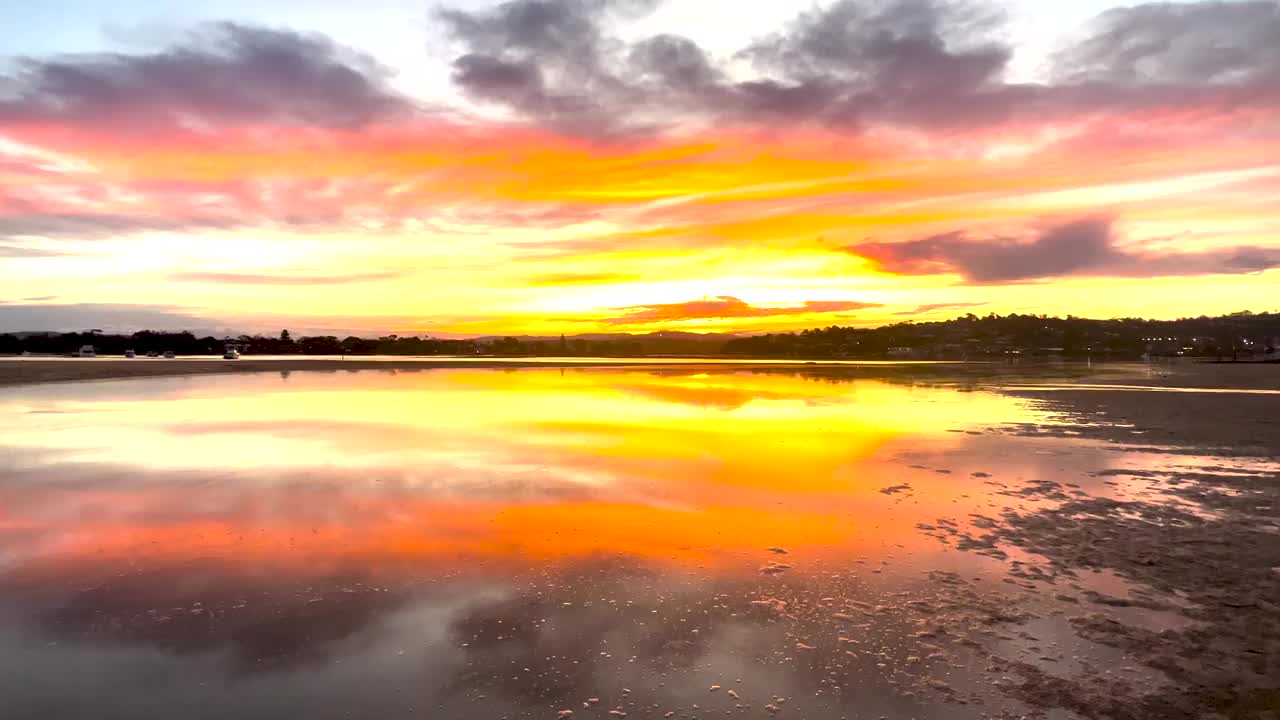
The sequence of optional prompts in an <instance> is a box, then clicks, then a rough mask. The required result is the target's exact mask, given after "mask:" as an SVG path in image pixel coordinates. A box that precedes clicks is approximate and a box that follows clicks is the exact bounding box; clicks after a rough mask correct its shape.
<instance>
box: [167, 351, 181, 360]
mask: <svg viewBox="0 0 1280 720" xmlns="http://www.w3.org/2000/svg"><path fill="white" fill-rule="evenodd" d="M164 356H165V357H166V358H168V359H170V360H172V359H174V358H176V357H178V356H177V355H175V354H174V352H173V351H172V350H165V351H164Z"/></svg>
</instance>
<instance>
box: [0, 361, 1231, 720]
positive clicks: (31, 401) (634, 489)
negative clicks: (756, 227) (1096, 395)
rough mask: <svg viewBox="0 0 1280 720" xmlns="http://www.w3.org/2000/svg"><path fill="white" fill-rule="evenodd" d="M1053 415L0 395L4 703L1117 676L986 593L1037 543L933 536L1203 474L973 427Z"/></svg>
mask: <svg viewBox="0 0 1280 720" xmlns="http://www.w3.org/2000/svg"><path fill="white" fill-rule="evenodd" d="M1063 422H1064V421H1063V420H1062V418H1061V417H1059V416H1057V415H1053V414H1050V413H1049V412H1048V411H1046V410H1045V409H1043V408H1042V407H1041V406H1040V405H1039V404H1037V402H1035V401H1033V400H1029V399H1025V398H1022V397H1017V396H1014V395H1006V394H1002V393H1000V392H995V391H990V390H977V389H974V388H972V387H968V386H965V385H963V384H948V383H932V384H927V385H926V384H918V383H917V384H913V383H910V382H906V381H896V382H889V381H881V380H874V379H867V378H859V379H851V380H844V379H842V378H840V377H838V376H832V377H826V378H811V377H804V376H801V375H796V374H787V373H779V372H767V373H766V372H750V371H719V372H698V371H687V370H684V371H682V370H678V369H650V370H639V369H625V370H603V369H595V370H584V369H521V370H492V369H475V370H424V371H420V372H382V371H379V372H373V371H368V372H359V373H312V372H295V373H284V374H255V375H240V376H226V377H179V378H157V379H147V380H127V381H108V382H94V383H77V384H65V385H51V386H32V387H19V388H9V389H7V390H5V391H4V392H3V393H0V427H3V428H5V430H4V432H3V434H2V435H0V697H2V698H4V703H5V709H4V710H3V712H2V713H0V715H2V716H3V717H5V718H46V717H94V718H147V717H157V718H159V717H183V718H206V717H207V718H225V717H235V718H273V717H306V718H344V717H370V718H387V717H431V718H490V717H492V718H508V717H509V718H515V717H557V716H561V715H560V713H561V712H562V711H565V710H573V711H574V713H575V715H574V717H604V718H609V717H620V716H619V715H616V714H614V715H610V713H611V712H613V713H623V712H625V713H627V715H628V717H663V716H665V715H666V713H668V712H672V713H675V714H674V715H673V716H672V717H682V718H684V717H710V716H719V715H722V714H724V713H726V712H728V713H731V714H733V715H734V716H735V717H768V716H772V715H774V714H779V715H780V716H786V717H798V718H799V717H804V718H841V717H880V716H881V715H887V716H890V717H916V718H935V717H936V718H954V717H968V716H977V715H980V714H982V713H983V712H991V711H992V710H993V709H995V708H999V709H1001V710H1003V709H1005V708H1013V710H1017V709H1018V706H1017V705H1016V703H1013V702H1012V701H1010V700H1009V699H1008V698H1006V697H1004V696H1003V695H1001V694H1000V692H999V690H998V689H996V688H993V687H992V678H991V677H989V676H987V675H985V674H984V669H983V667H982V665H983V664H984V660H983V658H984V657H985V655H983V654H982V653H977V652H972V650H973V648H975V647H977V646H978V645H979V643H989V644H994V645H998V646H1001V647H1000V648H999V650H998V651H999V652H1002V653H1004V654H1005V655H1012V656H1016V657H1018V658H1021V659H1025V660H1026V661H1028V662H1033V663H1039V664H1043V665H1046V666H1052V665H1053V664H1054V663H1060V664H1061V666H1062V667H1064V668H1065V667H1066V666H1068V665H1071V664H1072V663H1075V664H1077V665H1078V664H1080V663H1081V658H1082V657H1086V658H1093V659H1095V660H1099V661H1102V662H1115V663H1116V667H1117V668H1120V667H1122V666H1123V663H1124V661H1125V658H1124V656H1123V653H1119V652H1118V651H1115V650H1113V649H1107V648H1100V647H1087V646H1086V645H1085V644H1082V641H1081V640H1080V639H1079V638H1076V637H1074V636H1073V635H1072V633H1071V631H1070V628H1069V627H1067V626H1066V624H1065V621H1063V620H1062V619H1061V615H1062V609H1061V606H1062V605H1063V603H1062V602H1059V601H1057V600H1054V595H1055V593H1057V594H1061V593H1062V592H1063V588H1057V589H1051V590H1048V591H1047V592H1046V591H1043V589H1038V588H1039V586H1037V585H1036V583H1037V582H1038V581H1037V580H1036V579H1035V577H1034V572H1033V573H1031V574H1032V577H1028V576H1027V575H1026V574H1025V573H1024V574H1023V575H1021V576H1019V577H1015V578H1013V579H1012V580H1011V579H1010V577H1009V576H1008V569H1009V567H1010V562H1012V563H1014V565H1013V567H1014V568H1015V569H1018V568H1034V567H1037V565H1036V559H1035V558H1034V557H1030V556H1024V555H1019V554H1017V553H1016V552H1013V551H1012V550H1010V551H1009V552H1007V553H1005V555H1004V557H996V556H994V553H986V554H984V553H982V552H976V553H975V552H966V551H961V550H958V549H957V547H956V543H954V542H951V538H950V537H948V536H947V534H946V532H945V531H939V530H938V528H939V527H943V528H944V530H945V519H951V520H950V521H951V522H954V523H956V527H959V528H962V529H970V528H972V527H974V522H975V521H976V522H977V527H979V528H980V527H982V518H984V517H994V516H997V515H998V514H999V513H1000V512H1002V511H1003V510H1005V509H1010V508H1014V509H1026V508H1034V507H1036V506H1038V505H1042V504H1044V503H1046V502H1049V500H1046V498H1045V497H1043V496H1042V495H1038V494H1033V493H1020V492H1018V491H1019V490H1020V489H1021V488H1024V487H1026V483H1028V482H1030V481H1033V480H1034V481H1052V482H1055V483H1060V484H1061V485H1062V486H1063V488H1064V490H1066V492H1068V493H1070V492H1078V493H1086V492H1087V493H1089V494H1091V495H1096V496H1102V497H1128V496H1142V495H1143V493H1149V492H1151V488H1150V487H1149V485H1150V483H1149V480H1148V479H1147V478H1145V477H1144V476H1143V473H1146V472H1151V471H1161V470H1164V469H1167V468H1169V467H1173V466H1175V465H1183V466H1185V465H1187V464H1188V463H1190V464H1191V465H1193V466H1194V465H1196V464H1197V463H1200V464H1211V463H1215V462H1216V463H1219V464H1220V463H1221V462H1223V461H1211V460H1210V459H1203V460H1196V459H1189V458H1188V457H1187V455H1186V454H1185V453H1184V454H1181V455H1177V456H1166V455H1162V454H1160V453H1145V454H1135V453H1127V452H1124V451H1123V450H1124V448H1122V447H1116V446H1114V445H1108V444H1105V443H1100V442H1094V441H1085V440H1080V439H1074V438H1071V437H1070V435H1069V433H1070V429H1069V428H1064V431H1065V432H1064V433H1063V434H1065V435H1066V436H1065V437H1064V436H1054V437H1027V436H1023V435H1019V434H1017V433H1011V432H1003V431H1002V428H1005V427H1009V428H1015V427H1025V426H1028V425H1036V426H1041V427H1043V426H1051V425H1061V424H1062V423H1063ZM1120 471H1133V472H1135V474H1133V475H1125V474H1120ZM939 519H944V523H943V526H939V524H938V521H939ZM940 540H941V541H940ZM1020 563H1021V564H1020ZM1074 587H1075V589H1077V590H1080V589H1095V588H1097V589H1099V590H1098V591H1099V592H1103V593H1105V594H1107V595H1110V596H1121V597H1124V596H1126V593H1127V592H1128V591H1129V588H1127V587H1126V583H1125V581H1123V580H1122V579H1119V578H1115V577H1110V576H1105V574H1098V577H1096V578H1093V579H1090V578H1079V579H1077V580H1076V582H1075V584H1074ZM1019 614H1025V617H1022V618H1021V619H1022V620H1023V621H1025V620H1027V619H1028V618H1033V619H1034V620H1035V622H1032V623H1030V624H1029V625H1027V626H1025V627H1016V628H1011V629H1006V628H1004V627H1002V625H1001V623H1003V622H1005V620H1006V619H1007V618H1012V617H1013V616H1016V615H1019ZM1006 616H1007V618H1006ZM944 621H945V623H946V624H947V625H948V628H946V629H940V628H939V627H938V625H939V624H941V623H943V622H944ZM1142 622H1144V623H1146V624H1147V625H1148V626H1150V627H1151V629H1153V630H1157V631H1158V630H1160V629H1163V628H1165V627H1177V626H1180V625H1182V624H1185V623H1183V622H1182V620H1181V619H1180V618H1174V617H1169V618H1165V617H1163V616H1162V614H1160V613H1146V614H1143V617H1142ZM1031 630H1034V631H1035V632H1034V633H1032V632H1031ZM962 631H963V632H962ZM966 632H967V634H966ZM948 633H950V634H951V635H952V636H953V640H954V639H955V638H957V637H958V638H961V640H967V642H961V641H955V642H944V641H943V640H942V639H940V637H941V635H946V634H948ZM984 652H989V651H985V650H984ZM1069 671H1070V670H1069V669H1067V670H1064V672H1069ZM1118 672H1127V673H1129V674H1131V675H1133V676H1135V677H1142V676H1145V674H1146V673H1147V671H1145V670H1142V669H1137V668H1133V667H1126V668H1125V669H1124V670H1118ZM714 686H719V688H718V689H714V690H713V689H712V688H713V687H714ZM730 691H732V693H731V692H730ZM735 696H736V697H735ZM593 699H594V700H593ZM955 700H964V701H965V704H963V705H958V704H954V702H953V701H955ZM1011 703H1012V704H1011ZM562 717H568V716H567V715H563V716H562Z"/></svg>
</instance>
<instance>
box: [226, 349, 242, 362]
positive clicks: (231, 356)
mask: <svg viewBox="0 0 1280 720" xmlns="http://www.w3.org/2000/svg"><path fill="white" fill-rule="evenodd" d="M222 359H223V360H239V359H240V351H239V350H236V349H235V348H227V349H226V351H225V352H223V353H222Z"/></svg>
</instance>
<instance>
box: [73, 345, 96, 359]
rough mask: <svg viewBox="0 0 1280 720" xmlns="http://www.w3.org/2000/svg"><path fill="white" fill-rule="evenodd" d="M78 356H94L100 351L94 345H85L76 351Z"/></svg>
mask: <svg viewBox="0 0 1280 720" xmlns="http://www.w3.org/2000/svg"><path fill="white" fill-rule="evenodd" d="M76 357H82V358H92V357H98V353H97V352H96V351H95V350H94V349H93V346H92V345H83V346H81V348H80V349H79V350H77V351H76Z"/></svg>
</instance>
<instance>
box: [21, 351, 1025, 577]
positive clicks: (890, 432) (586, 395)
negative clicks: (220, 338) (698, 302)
mask: <svg viewBox="0 0 1280 720" xmlns="http://www.w3.org/2000/svg"><path fill="white" fill-rule="evenodd" d="M95 387H96V389H97V392H96V393H94V394H92V395H90V396H84V395H83V394H79V395H77V396H75V397H71V396H63V397H62V398H60V397H59V396H58V395H57V394H55V395H53V396H50V395H49V394H48V393H43V394H36V393H21V392H20V393H17V394H15V395H13V396H12V397H8V398H6V399H5V400H4V401H3V402H0V419H4V418H12V417H19V416H21V417H23V418H27V420H26V421H25V422H24V423H21V424H17V423H14V424H12V425H11V426H12V427H14V428H17V430H15V431H14V432H9V433H6V434H5V438H4V445H5V446H6V447H8V448H13V449H15V452H17V450H18V449H21V451H22V452H24V453H30V457H31V458H32V460H31V463H30V464H28V465H22V466H21V467H24V468H27V467H29V468H38V469H39V472H40V473H41V477H42V478H44V481H43V482H42V483H41V485H40V489H39V491H38V492H35V493H32V494H30V496H24V497H19V496H9V495H6V492H8V491H12V492H15V493H22V492H27V491H26V490H24V489H23V488H25V486H21V485H15V486H13V487H11V488H9V489H8V491H6V490H4V489H0V500H3V502H0V537H5V536H8V537H9V538H10V540H9V541H8V546H7V551H8V553H9V558H10V561H9V562H10V568H9V569H10V572H12V573H16V574H18V575H23V574H29V573H33V572H38V569H39V568H41V567H48V566H53V567H66V566H67V565H74V564H76V563H80V562H91V563H108V564H110V563H111V562H114V561H116V560H125V559H127V560H128V561H129V562H131V563H134V562H137V563H143V564H145V563H149V562H153V561H164V560H166V559H168V560H177V561H182V560H183V559H184V558H190V557H194V556H199V557H211V558H227V559H229V560H234V561H235V562H237V563H244V562H248V561H250V560H252V561H253V562H255V563H256V562H280V563H285V564H289V565H294V564H295V563H296V564H297V565H298V567H295V568H294V569H295V570H300V571H304V572H306V571H310V570H319V571H323V569H324V568H326V567H329V566H330V565H334V564H341V563H343V562H348V561H359V562H361V563H364V564H366V566H367V567H369V568H371V569H374V568H378V567H382V566H385V565H395V564H396V563H397V562H401V561H406V560H412V561H415V562H431V563H439V564H441V565H451V564H454V563H458V562H463V561H465V560H464V559H466V558H472V559H474V558H483V559H485V560H491V561H496V562H500V563H501V562H507V561H513V562H518V561H520V559H521V558H525V559H527V558H539V559H548V560H563V559H570V558H580V557H586V556H590V555H593V554H597V553H616V554H624V555H631V556H637V557H641V558H647V559H655V560H661V561H678V562H697V563H700V564H702V563H706V564H711V565H715V564H718V563H721V562H726V561H729V560H730V559H731V558H736V557H738V555H740V554H741V553H743V552H749V553H758V552H759V551H760V550H761V549H762V548H763V547H767V546H768V545H770V544H779V545H784V546H786V547H788V548H790V549H791V550H792V551H794V552H802V551H811V552H847V551H848V550H850V549H851V548H852V549H855V550H872V551H876V549H877V548H883V547H884V546H885V545H886V544H902V543H905V544H909V545H910V546H912V547H920V548H922V549H927V548H931V547H934V543H933V542H932V541H931V540H930V539H928V538H924V537H922V536H920V535H919V534H918V533H916V532H915V530H914V523H915V522H916V520H913V519H911V518H913V517H915V516H917V515H918V516H919V517H920V518H921V519H926V518H928V519H931V518H932V517H936V514H937V513H939V512H948V513H950V512H954V511H955V508H956V505H955V504H954V503H955V502H957V501H960V500H962V498H963V496H964V495H965V494H966V493H967V492H968V491H969V490H971V488H970V487H968V486H967V485H966V484H965V483H963V482H958V481H957V478H960V477H963V475H957V476H956V477H948V476H943V475H939V474H936V473H934V472H933V471H931V470H921V471H915V470H910V469H907V468H906V467H905V466H904V464H903V463H902V461H901V458H898V457H895V456H896V455H897V454H898V453H900V452H902V451H904V450H907V449H912V448H914V450H913V452H918V451H919V448H920V447H921V443H924V444H925V445H927V446H928V447H929V448H930V451H929V452H935V453H945V452H950V451H952V450H956V449H957V448H961V447H962V446H963V445H964V443H966V442H971V441H972V440H973V438H972V437H971V436H968V435H965V434H963V433H957V432H948V430H952V431H954V430H956V429H964V428H967V427H969V424H970V423H971V422H972V419H973V418H975V417H980V418H982V419H983V422H984V423H999V422H1009V423H1019V422H1028V421H1032V420H1035V419H1037V418H1039V417H1040V415H1039V413H1038V411H1036V410H1035V409H1034V408H1032V407H1031V406H1030V405H1029V404H1028V403H1026V402H1025V401H1023V400H1019V399H1016V398H1011V397H1007V396H1001V395H996V394H989V393H984V392H960V391H958V390H953V389H946V388H938V387H917V386H912V385H908V384H902V385H895V384H890V383H887V382H883V381H875V380H859V381H856V382H852V383H839V384H837V383H832V382H829V381H826V380H822V379H806V378H803V377H797V376H793V375H784V374H752V373H749V372H740V373H714V374H705V373H698V372H692V373H690V372H688V371H679V370H675V369H671V370H667V371H663V372H635V371H569V372H565V373H562V372H560V371H559V370H553V369H549V370H523V371H519V372H500V371H494V370H467V371H428V372H421V373H412V374H405V373H398V374H393V373H371V372H361V373H358V374H354V375H346V374H344V375H341V376H339V377H337V378H335V377H333V376H329V375H320V374H312V373H296V374H293V375H291V376H290V377H289V378H288V379H287V380H282V379H281V378H279V377H278V376H276V375H274V374H272V375H260V376H254V377H243V376H242V377H234V378H205V379H202V381H201V382H200V383H195V384H192V383H188V382H182V381H165V380H151V381H148V382H147V387H148V388H149V390H147V391H146V392H142V393H139V392H137V390H138V389H139V388H141V384H139V383H138V382H136V381H134V382H116V383H102V384H99V385H97V386H95ZM334 408H341V409H342V412H341V413H340V417H335V416H334V414H333V409H334ZM748 446H750V447H751V448H752V450H751V452H743V448H744V447H748ZM983 462H987V463H993V462H995V461H994V460H993V459H991V458H984V459H983ZM1001 462H1002V463H1004V464H1003V465H1002V467H1005V466H1007V467H1005V469H1009V468H1013V467H1015V466H1017V465H1018V462H1019V461H1017V460H1014V459H1009V460H1007V461H1001ZM211 463H216V469H212V470H211V468H213V465H211ZM984 467H985V468H986V469H987V470H992V469H993V466H992V465H991V464H988V465H986V466H984ZM210 472H213V473H215V475H216V479H215V478H213V477H211V476H209V475H208V474H207V473H210ZM956 472H957V473H963V472H965V468H964V466H963V465H957V466H956ZM1018 472H1021V470H1018ZM101 473H105V474H106V475H105V478H106V479H100V480H99V481H95V482H93V483H89V484H86V483H85V482H82V479H83V477H87V476H94V477H98V475H99V474H101ZM907 479H910V482H911V483H912V484H913V485H914V486H915V488H916V493H917V495H916V496H915V497H914V498H913V500H912V502H911V504H910V506H909V507H900V508H899V509H898V510H895V513H897V514H898V515H899V520H898V521H897V522H894V523H892V524H888V523H886V522H883V521H877V522H875V523H871V522H870V521H869V518H872V517H881V514H882V513H883V512H884V511H885V508H887V507H889V506H891V505H892V504H893V503H894V501H895V500H897V499H898V498H897V497H895V496H891V495H886V494H883V493H881V492H880V490H881V489H883V488H885V487H887V486H891V485H898V484H901V483H902V482H904V481H905V480H907ZM930 513H933V514H934V515H932V516H931V515H930ZM70 516H74V517H76V518H77V521H76V522H75V523H67V522H66V518H67V517H70ZM655 527H660V528H661V529H662V531H661V532H654V528H655ZM766 538H767V540H766ZM762 543H763V545H762ZM935 549H936V548H935ZM725 553H730V554H729V555H726V554H725ZM734 561H735V562H736V560H734Z"/></svg>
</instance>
